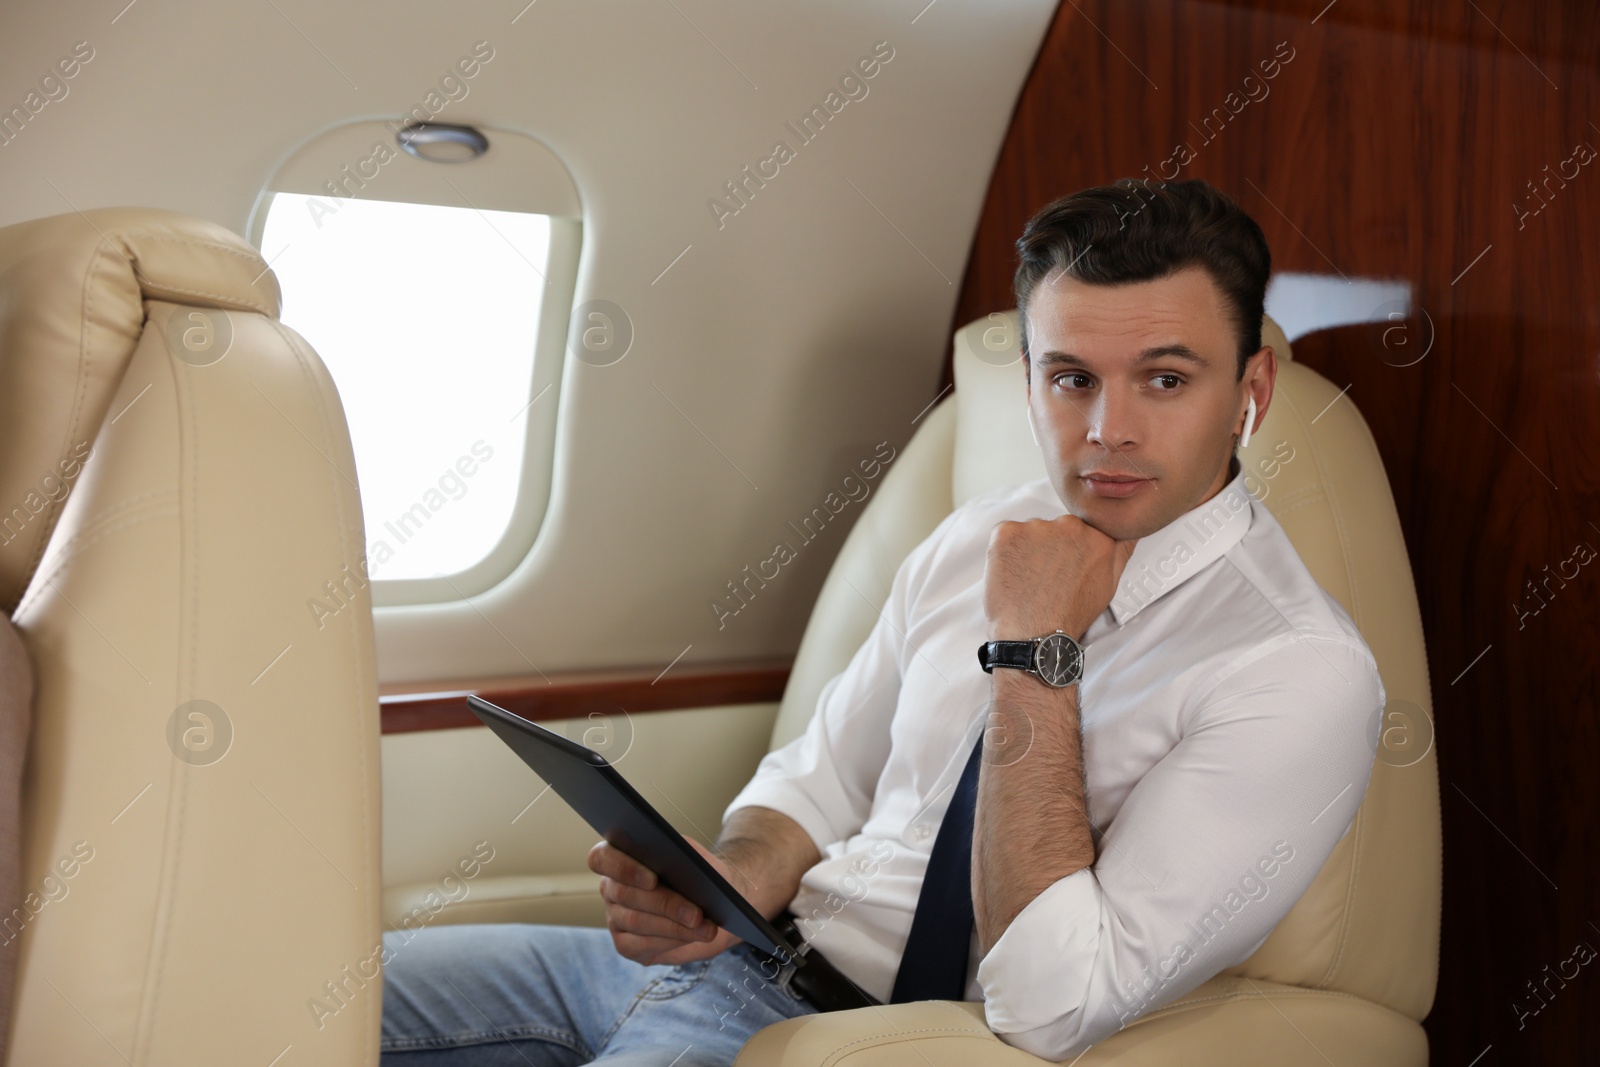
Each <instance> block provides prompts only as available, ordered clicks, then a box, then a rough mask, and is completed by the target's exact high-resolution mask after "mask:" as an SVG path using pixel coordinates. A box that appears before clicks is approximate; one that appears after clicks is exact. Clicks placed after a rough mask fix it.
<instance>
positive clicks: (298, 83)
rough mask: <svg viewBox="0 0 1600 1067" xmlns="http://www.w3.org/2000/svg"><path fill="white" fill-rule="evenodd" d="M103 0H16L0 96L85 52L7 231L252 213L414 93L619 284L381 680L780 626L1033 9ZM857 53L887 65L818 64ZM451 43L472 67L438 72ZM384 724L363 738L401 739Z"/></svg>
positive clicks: (925, 294) (831, 540) (32, 141)
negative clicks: (736, 195)
mask: <svg viewBox="0 0 1600 1067" xmlns="http://www.w3.org/2000/svg"><path fill="white" fill-rule="evenodd" d="M119 8H120V5H118V4H113V5H112V6H111V7H109V8H108V7H103V6H84V5H55V6H44V5H38V6H27V7H22V8H15V9H12V10H10V11H8V12H7V14H6V16H5V22H6V32H5V33H4V34H3V35H0V72H4V73H3V75H0V100H4V101H19V100H21V99H22V98H23V97H24V96H25V94H26V93H27V92H28V90H29V89H30V88H31V87H32V86H33V85H34V83H35V82H36V81H37V79H38V77H39V76H40V75H42V74H44V73H46V72H48V71H49V70H50V69H51V68H52V67H53V65H54V63H55V61H56V60H57V59H58V58H59V57H61V56H64V55H68V54H69V53H71V51H72V49H73V47H74V45H75V44H76V43H77V42H79V41H88V42H89V44H90V47H91V48H92V49H93V58H92V59H91V60H89V61H88V62H86V63H84V64H83V65H82V67H81V69H80V70H79V71H78V73H77V74H76V75H75V76H74V77H73V78H72V79H71V80H70V82H68V83H67V84H68V87H69V91H68V93H67V94H66V95H65V96H63V97H61V98H60V99H58V100H52V101H51V102H49V104H48V105H47V106H46V107H45V108H44V109H42V110H41V111H40V112H39V113H38V114H36V115H34V116H32V118H31V120H30V121H29V122H28V124H27V126H26V128H25V129H24V130H23V132H22V133H21V135H20V136H18V137H17V138H16V139H15V140H13V141H11V142H10V143H9V144H7V145H5V147H4V148H3V149H0V176H3V179H4V182H5V188H6V190H7V196H6V198H5V200H4V201H3V202H0V224H6V223H12V222H17V221H21V220H24V219H28V218H33V217H37V216H42V215H53V214H58V213H62V212H68V211H72V210H74V209H84V208H89V207H98V206H108V205H151V206H159V207H164V208H171V209H176V210H180V211H184V212H188V213H190V214H195V215H199V216H201V217H205V218H209V219H213V220H215V221H217V222H219V223H222V224H224V225H226V226H228V227H230V228H231V229H234V230H236V231H239V232H241V233H243V232H246V230H247V226H248V222H249V215H250V211H251V208H252V206H253V205H254V204H255V203H256V200H257V196H258V194H259V193H260V191H261V189H262V188H263V186H264V185H265V183H266V182H267V181H268V179H269V177H270V176H271V175H272V174H273V173H274V172H275V171H277V170H278V168H279V166H280V165H281V164H282V163H283V162H284V161H285V160H287V159H288V158H289V156H290V154H291V153H292V152H293V151H294V150H295V149H296V148H297V147H299V146H302V145H304V144H306V143H307V142H308V141H310V140H311V139H313V138H315V137H317V136H318V135H320V134H322V133H325V132H327V131H330V130H333V129H335V128H337V127H340V126H343V125H345V124H348V123H351V122H356V121H387V120H392V119H397V118H398V117H399V116H401V115H402V114H403V113H405V112H408V111H410V110H411V109H412V108H413V107H416V106H424V107H425V108H426V109H427V110H428V111H429V112H430V113H431V116H432V117H433V118H435V119H436V120H437V121H441V122H456V123H476V124H481V125H483V126H484V127H485V128H488V129H503V130H515V131H519V132H522V133H525V134H528V135H529V136H531V137H534V138H536V139H537V140H539V141H540V142H542V143H543V144H545V145H548V146H549V148H550V149H551V150H552V151H553V152H554V154H555V156H556V157H557V158H558V159H559V160H560V161H561V163H562V164H563V165H564V166H565V168H566V170H567V171H568V172H569V173H570V174H571V176H572V179H573V181H574V183H575V185H576V187H577V194H578V197H579V200H580V202H581V205H582V210H583V225H584V230H583V233H584V248H583V258H582V261H581V264H580V268H579V277H578V287H577V293H576V296H575V303H576V304H577V305H578V307H579V308H580V309H581V308H582V307H583V305H584V304H585V303H586V302H588V301H595V300H605V301H609V302H611V303H612V304H614V305H616V306H617V307H619V308H620V309H622V311H623V313H624V314H625V315H626V319H627V321H628V323H629V324H630V325H631V329H632V333H633V341H632V345H631V348H630V349H629V351H628V353H627V355H626V357H625V358H623V359H621V360H620V361H618V362H615V363H613V364H611V365H609V366H596V365H593V364H592V363H585V362H582V361H579V360H577V359H576V358H573V357H572V356H570V355H569V356H568V364H567V367H566V369H565V372H564V373H563V374H562V376H561V382H560V389H559V395H558V396H557V397H556V399H557V400H558V401H559V415H558V419H557V423H556V429H555V434H556V440H555V451H554V469H553V472H552V482H551V490H550V497H549V510H548V513H547V514H546V515H545V517H544V521H543V524H542V526H541V527H540V530H539V534H538V537H537V539H536V540H535V542H534V545H533V548H532V550H531V552H530V553H529V554H528V555H527V556H526V558H525V559H524V560H523V562H522V564H521V565H520V566H519V567H518V568H517V569H516V570H515V571H513V572H512V574H511V576H510V577H509V578H508V579H506V580H505V581H504V582H502V583H501V584H499V585H498V586H496V587H494V588H492V589H490V590H489V591H488V592H486V593H484V594H483V595H481V596H479V597H476V598H474V599H473V601H472V602H470V603H459V602H458V603H455V604H429V605H423V606H417V607H388V606H386V607H380V608H379V609H378V611H377V625H378V656H379V672H380V677H381V678H382V679H384V680H386V681H392V680H416V679H444V678H449V677H452V676H455V677H459V676H467V675H479V676H483V675H495V674H513V673H529V672H530V671H531V670H532V669H534V668H537V669H539V670H543V671H551V670H559V669H564V668H578V667H589V666H600V665H621V664H665V663H667V662H668V661H670V660H672V659H673V658H674V657H675V656H678V655H679V654H680V653H684V656H683V659H682V660H681V662H683V663H691V662H705V661H715V660H732V659H744V658H755V657H763V656H772V655H784V654H787V653H789V652H791V651H792V650H793V649H794V647H795V645H796V644H797V642H798V639H799V635H800V632H801V629H802V627H803V626H804V624H805V621H806V617H807V614H808V612H809V610H810V606H811V603H812V600H813V598H814V596H815V593H816V591H817V588H818V587H819V585H820V583H821V581H822V578H823V576H824V574H825V573H826V569H827V565H828V563H829V562H830V560H831V559H832V556H833V554H834V553H835V552H836V551H837V549H838V547H839V545H840V543H841V542H842V540H843V536H844V533H845V532H846V529H847V528H848V525H849V524H850V523H851V522H853V521H854V519H855V517H856V516H858V515H859V513H860V510H861V504H859V503H851V504H850V505H849V506H848V507H846V508H844V509H843V510H841V511H840V512H839V513H838V514H837V516H836V517H835V518H834V520H833V522H832V523H830V525H829V527H828V528H827V529H826V530H825V531H824V532H823V533H822V534H820V535H819V536H818V537H817V538H816V539H815V540H814V541H812V542H810V543H806V542H804V541H799V540H797V539H796V535H795V534H794V532H793V530H792V528H791V526H790V523H792V522H793V523H798V522H799V521H800V520H801V519H802V518H803V517H804V516H805V515H807V514H809V513H811V512H812V510H813V509H814V508H818V507H822V506H823V504H824V500H825V499H826V498H827V496H828V494H829V493H830V492H835V491H837V490H838V489H839V486H840V482H841V480H842V479H843V478H844V477H845V476H846V475H847V474H849V473H851V472H852V471H854V470H855V468H856V465H857V464H858V462H860V461H861V460H864V459H868V458H870V457H871V456H872V455H873V453H874V449H875V446H876V445H877V444H878V442H881V441H887V442H889V445H890V446H891V447H894V448H899V447H901V446H903V445H904V443H905V441H906V440H907V439H908V438H909V437H910V434H911V432H912V429H913V427H912V425H911V420H912V418H913V417H915V416H916V415H917V414H918V413H919V412H920V411H922V410H923V408H924V407H925V406H926V405H927V404H928V402H929V400H931V399H932V397H933V393H934V391H935V387H936V383H937V381H938V377H939V368H940V365H941V362H942V360H943V359H944V358H945V354H946V349H947V346H948V343H949V328H950V325H951V321H950V320H951V314H952V310H953V307H954V303H955V300H956V295H957V291H958V288H959V285H960V282H961V278H962V274H963V270H964V267H965V260H966V256H967V251H968V247H969V244H970V241H971V237H972V233H973V229H974V226H975V224H976V220H977V215H978V211H979V208H980V205H981V202H982V199H983V196H984V193H985V190H986V186H987V182H988V177H989V173H990V170H991V167H992V165H993V162H994V158H995V154H996V152H997V150H998V147H999V144H1000V141H1001V138H1002V137H1003V135H1004V133H1005V130H1006V127H1007V123H1008V120H1009V117H1010V114H1011V110H1012V106H1013V103H1014V101H1015V98H1016V95H1017V92H1018V90H1019V88H1020V86H1021V83H1022V80H1023V78H1024V77H1025V75H1026V73H1027V71H1028V69H1029V66H1030V63H1031V60H1032V57H1033V55H1034V52H1035V50H1036V49H1037V46H1038V43H1039V41H1040V38H1041V36H1042V34H1043V32H1044V30H1045V27H1046V26H1047V24H1048V21H1049V19H1050V16H1051V14H1052V11H1053V9H1054V3H1053V2H1051V0H1010V2H1004V3H984V4H976V3H962V2H957V0H944V2H942V3H937V4H933V5H929V4H927V2H926V0H908V2H903V3H902V2H895V3H890V4H873V5H861V4H853V3H843V2H839V0H828V2H806V3H793V2H792V3H786V4H780V5H770V4H761V5H753V4H738V3H733V2H731V0H683V2H681V3H677V4H658V3H649V4H643V3H626V4H625V3H617V2H586V3H582V4H577V3H561V2H555V0H544V2H541V3H533V4H529V5H527V6H526V7H524V6H523V4H522V3H521V2H518V0H512V2H510V3H506V4H494V5H460V6H449V5H437V4H424V3H419V2H415V0H411V2H400V3H394V4H389V5H383V6H372V5H348V6H345V5H331V6H330V5H322V4H316V3H312V2H310V0H278V2H277V3H272V4H249V5H226V6H217V5H214V4H205V3H200V2H199V0H162V2H160V3H155V2H142V3H137V4H133V5H130V6H128V7H126V8H122V9H121V10H120V11H119ZM879 42H885V44H883V45H879V44H878V43H879ZM875 46H878V48H879V54H880V55H888V53H889V51H890V50H892V58H888V59H887V61H886V62H881V63H880V65H879V66H878V68H877V69H876V71H875V74H874V76H873V77H872V78H870V79H861V80H860V81H859V82H857V83H847V84H846V85H845V86H844V88H843V89H841V78H842V77H843V76H844V75H846V74H847V73H849V72H851V71H852V69H853V68H854V65H855V64H856V63H857V62H858V61H859V60H862V59H864V58H871V57H872V56H873V52H874V47H875ZM490 53H492V55H490ZM474 55H476V56H477V57H479V59H480V62H479V64H478V67H477V70H476V73H475V74H474V75H473V76H472V77H470V78H466V79H462V78H460V76H459V75H453V76H454V77H456V78H457V81H456V82H453V83H446V82H445V81H444V78H445V77H446V76H447V75H451V72H452V71H453V70H454V69H455V66H454V65H455V64H456V63H457V62H458V61H459V60H462V59H463V58H465V57H468V56H474ZM486 55H488V56H489V58H486V59H485V58H482V57H484V56H486ZM857 76H858V77H859V75H857ZM863 90H864V94H863ZM430 92H431V93H435V94H436V95H435V96H434V97H432V98H431V100H430V97H429V94H430ZM830 92H839V93H840V94H841V95H840V96H839V97H835V98H834V100H835V101H839V100H845V99H847V98H846V96H845V95H844V94H845V93H850V94H852V95H855V96H857V98H856V99H853V100H848V102H846V103H844V104H843V106H841V107H839V108H838V110H837V113H836V114H830V115H829V118H828V119H827V121H826V122H825V123H822V124H820V125H821V128H820V132H818V133H816V134H815V135H814V136H813V137H811V138H810V139H809V140H806V141H802V140H801V139H800V138H798V137H796V135H795V133H794V132H793V131H792V130H791V128H790V127H791V126H795V127H798V126H799V124H800V123H801V121H802V117H803V116H805V115H806V114H807V113H809V112H810V110H811V109H812V107H813V106H826V104H827V102H828V94H829V93H830ZM434 106H437V107H438V111H437V112H433V110H432V109H433V107H434ZM780 140H781V141H784V142H786V143H787V144H788V146H789V149H790V153H791V158H789V159H788V160H787V162H782V163H780V164H779V165H778V166H777V169H776V172H775V173H774V172H773V170H772V169H771V165H770V164H769V165H768V168H769V169H768V170H767V173H768V174H771V175H772V177H771V178H770V179H769V180H766V181H765V184H764V185H762V186H760V187H757V186H755V185H754V184H747V186H746V188H747V189H748V190H749V191H750V196H749V199H748V202H747V203H746V204H745V205H744V206H742V207H741V208H740V210H739V211H738V213H737V214H735V215H732V216H731V217H729V216H726V215H725V216H724V217H723V218H722V219H721V220H720V221H719V219H718V218H717V215H716V213H715V212H714V211H713V209H712V208H711V207H710V206H708V204H709V202H710V201H711V200H712V198H715V197H719V196H720V197H723V198H724V200H725V202H726V203H729V204H731V203H733V202H732V201H731V200H727V195H728V194H727V192H726V190H725V188H724V183H725V182H731V181H732V180H734V179H735V178H740V177H741V176H742V170H743V168H745V167H746V166H749V167H751V168H752V170H755V169H756V168H758V167H760V166H761V165H762V161H764V160H768V159H770V158H772V157H773V149H774V144H775V142H778V141H780ZM108 160H115V161H116V165H115V166H108V165H106V162H107V161H108ZM442 166H443V165H442ZM461 166H462V167H463V168H464V167H470V166H471V164H464V165H461ZM548 178H550V175H548V174H546V175H544V177H543V178H540V179H539V180H540V181H545V180H546V179H548ZM530 180H532V179H530ZM1062 191H1063V192H1066V191H1068V190H1062ZM780 539H788V540H789V541H790V543H791V544H793V545H794V547H795V548H796V549H797V550H798V558H797V559H796V560H794V561H793V562H792V563H789V564H788V565H786V566H784V568H783V570H782V573H781V574H780V576H779V577H778V578H777V579H775V580H773V581H771V582H768V583H767V584H766V585H765V586H764V587H762V588H761V589H760V591H759V593H758V595H756V596H755V597H754V599H752V601H751V602H750V604H749V606H748V607H746V608H745V609H744V610H742V611H741V612H740V613H739V614H738V615H737V616H736V617H734V618H731V619H724V620H723V622H724V625H721V626H719V624H718V618H717V612H716V611H715V609H714V608H713V607H712V604H713V601H714V600H716V599H717V598H718V597H723V596H726V595H727V587H726V583H728V582H729V581H730V580H733V579H735V578H736V577H739V576H740V574H741V569H742V568H743V567H744V566H745V565H746V564H752V565H753V564H755V563H756V562H758V561H760V560H762V559H765V558H767V557H768V556H770V555H771V554H772V551H773V547H774V545H775V543H776V542H777V541H779V540H780ZM686 650H687V651H686ZM653 717H654V716H650V717H647V718H653ZM469 736H471V732H469V731H459V732H457V734H456V735H455V737H456V738H457V739H465V738H467V737H469ZM389 740H390V741H392V742H393V743H392V744H388V743H386V756H387V755H389V754H391V753H392V752H395V751H397V750H399V749H402V748H404V747H405V746H406V745H408V744H411V743H418V744H420V743H421V741H420V740H414V739H406V738H398V739H389ZM428 740H429V741H432V740H436V739H433V738H429V739H428ZM441 743H443V742H441ZM463 743H464V742H463ZM501 755H504V756H505V757H506V758H509V754H501ZM482 758H483V759H489V758H491V756H490V754H489V753H484V754H483V756H482ZM669 765H671V764H670V761H669V762H667V763H663V764H661V766H669ZM408 780H411V781H415V779H410V778H409V776H408ZM697 795H709V794H708V792H707V791H705V790H699V792H698V794H697ZM459 799H460V798H452V803H454V802H455V801H457V800H459ZM429 837H430V839H437V840H440V841H448V840H449V837H448V835H447V834H444V833H442V832H441V833H440V834H437V835H429ZM540 854H541V855H545V854H546V853H544V852H542V851H541V853H540ZM548 854H550V855H554V854H555V853H554V852H551V853H548ZM532 855H533V850H530V851H529V856H530V857H531V856H532ZM452 858H454V857H452ZM419 862H420V861H419ZM530 862H531V858H530Z"/></svg>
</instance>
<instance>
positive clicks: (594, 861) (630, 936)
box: [588, 838, 750, 966]
mask: <svg viewBox="0 0 1600 1067" xmlns="http://www.w3.org/2000/svg"><path fill="white" fill-rule="evenodd" d="M688 841H689V844H691V845H693V846H694V847H695V850H696V851H697V852H699V853H700V854H701V855H702V856H704V857H705V858H706V859H707V860H708V861H709V862H710V864H711V866H713V867H715V868H716V869H717V870H718V871H719V872H721V874H722V876H723V877H724V878H726V879H727V880H728V881H729V882H731V883H732V884H733V886H734V887H735V888H737V889H738V890H739V891H740V892H742V893H745V894H746V895H747V896H748V895H749V891H750V887H749V886H748V884H747V883H745V881H744V879H743V878H742V877H741V876H740V874H739V872H738V871H737V870H735V869H734V868H733V867H732V866H731V865H730V864H728V863H727V862H726V861H725V860H723V859H722V857H720V856H718V855H716V854H715V853H713V852H711V851H710V850H709V849H707V848H706V847H705V846H704V845H702V844H701V843H700V842H698V841H696V840H694V839H693V838H689V839H688ZM588 862H589V869H590V870H591V871H593V872H595V873H596V874H598V875H601V876H602V877H601V879H600V895H601V896H602V897H604V898H605V901H606V926H607V927H608V928H609V929H610V930H611V941H612V943H613V944H614V945H615V946H616V949H617V952H618V953H619V954H621V955H623V956H626V957H627V958H628V959H630V960H633V961H634V962H636V963H642V964H645V965H647V966H648V965H650V964H656V963H673V964H676V963H691V962H693V961H695V960H704V959H710V958H711V957H712V956H715V955H717V954H718V953H720V952H722V951H723V950H724V949H727V948H730V947H732V946H733V945H734V944H735V943H737V942H738V941H740V940H742V939H741V938H740V937H738V936H737V935H736V934H732V933H729V932H728V931H727V930H725V929H723V928H722V927H720V926H718V925H717V924H716V923H714V922H712V921H711V920H710V919H707V918H706V917H705V916H704V915H703V914H702V913H701V911H700V909H699V908H698V907H697V906H695V905H694V904H691V903H690V902H689V901H688V900H687V899H685V898H684V897H683V896H682V895H680V894H678V893H676V892H674V891H673V890H671V889H668V888H667V887H666V886H664V885H660V884H659V883H658V880H657V878H656V873H655V872H654V871H652V870H650V869H649V868H648V867H646V866H644V864H642V863H640V862H639V861H637V860H635V859H634V858H633V857H632V856H629V855H628V854H627V853H625V852H623V851H621V850H620V849H617V848H613V847H612V846H611V845H609V844H607V843H606V842H605V841H603V840H602V841H599V842H596V844H595V846H594V847H593V848H591V849H590V850H589V857H588Z"/></svg>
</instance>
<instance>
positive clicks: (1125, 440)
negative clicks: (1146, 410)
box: [1088, 388, 1138, 452]
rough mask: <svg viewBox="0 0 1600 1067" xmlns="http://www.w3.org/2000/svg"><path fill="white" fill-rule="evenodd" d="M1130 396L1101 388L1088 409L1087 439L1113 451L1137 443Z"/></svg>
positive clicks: (1118, 450) (1121, 449)
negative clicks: (1092, 404)
mask: <svg viewBox="0 0 1600 1067" xmlns="http://www.w3.org/2000/svg"><path fill="white" fill-rule="evenodd" d="M1135 418H1136V416H1135V413H1134V411H1133V403H1132V398H1131V397H1126V396H1123V395H1122V394H1121V393H1120V391H1118V390H1116V389H1110V388H1107V389H1102V390H1100V392H1099V394H1098V395H1097V396H1096V397H1095V401H1094V406H1093V407H1092V408H1091V409H1090V411H1089V434H1088V436H1089V440H1090V442H1092V443H1094V444H1097V445H1100V446H1101V447H1102V448H1106V449H1108V450H1110V451H1113V452H1120V451H1123V450H1124V449H1127V448H1131V447H1133V446H1134V445H1135V444H1137V437H1138V434H1137V432H1136V429H1135V425H1134V420H1135Z"/></svg>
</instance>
